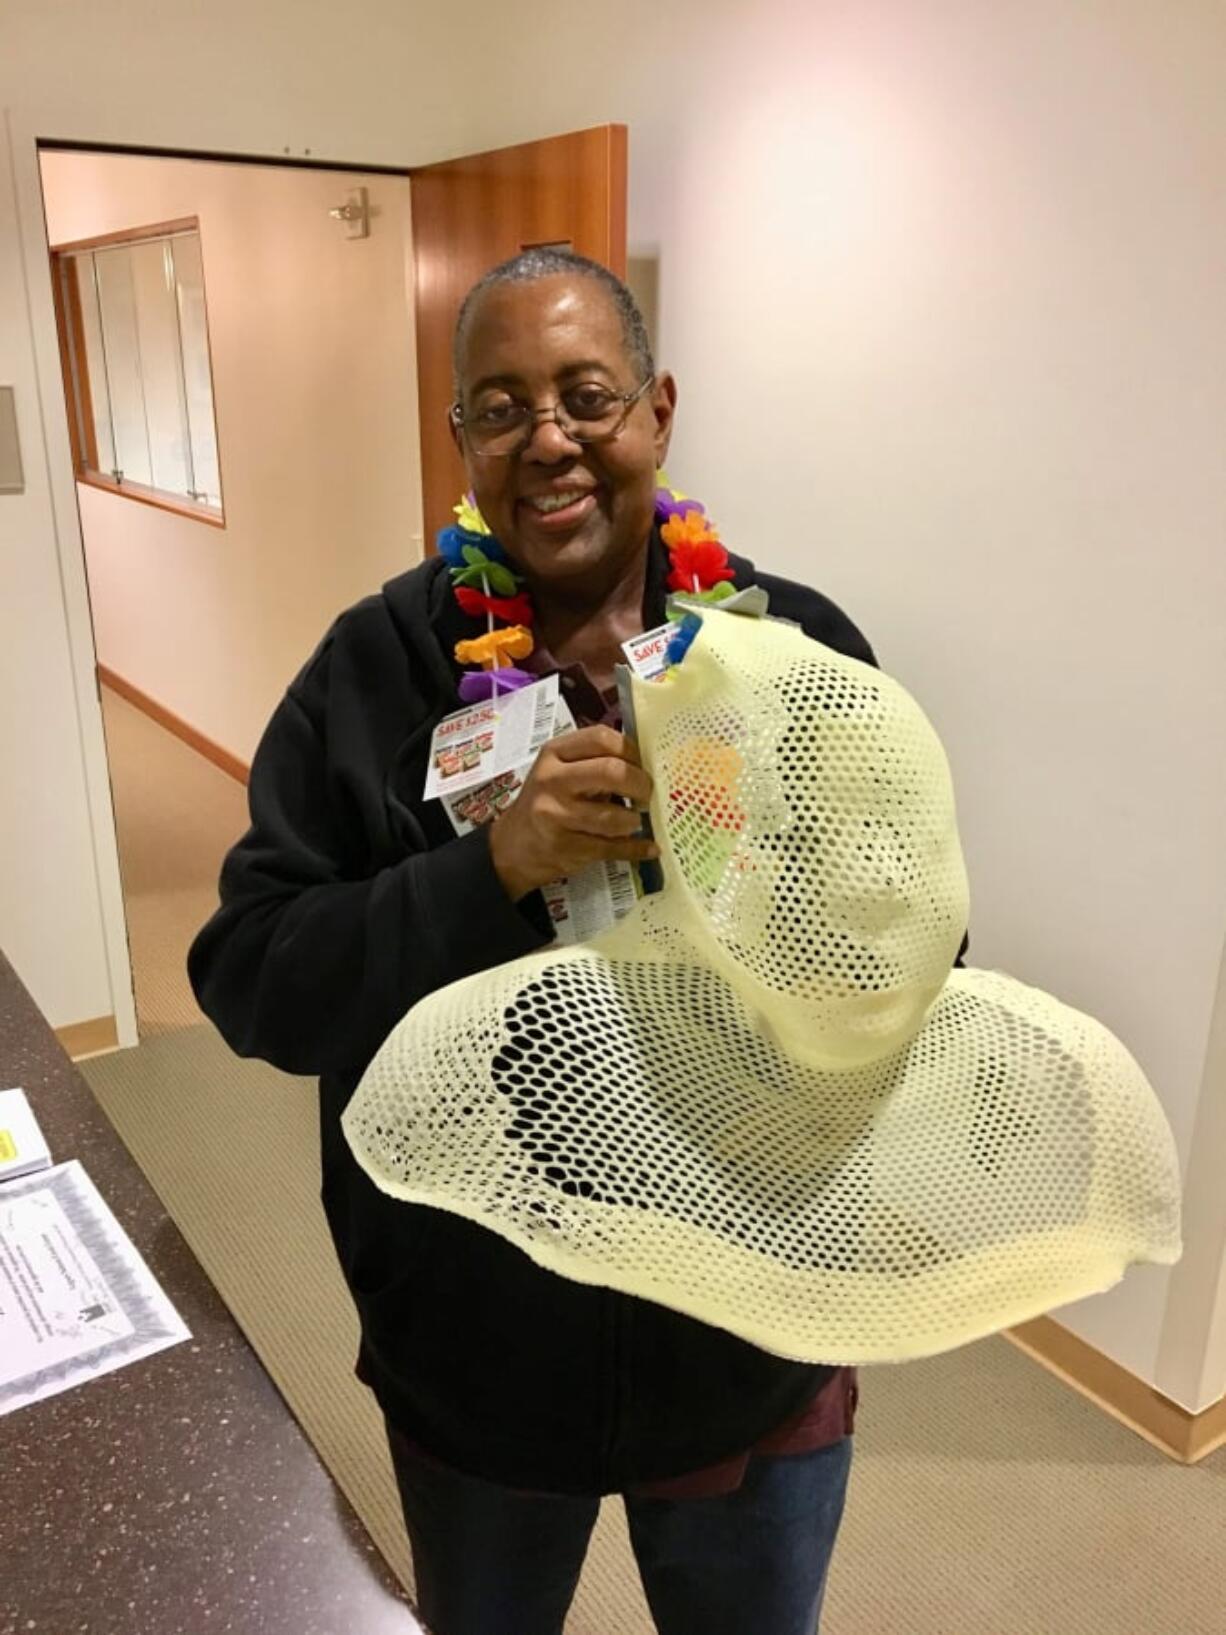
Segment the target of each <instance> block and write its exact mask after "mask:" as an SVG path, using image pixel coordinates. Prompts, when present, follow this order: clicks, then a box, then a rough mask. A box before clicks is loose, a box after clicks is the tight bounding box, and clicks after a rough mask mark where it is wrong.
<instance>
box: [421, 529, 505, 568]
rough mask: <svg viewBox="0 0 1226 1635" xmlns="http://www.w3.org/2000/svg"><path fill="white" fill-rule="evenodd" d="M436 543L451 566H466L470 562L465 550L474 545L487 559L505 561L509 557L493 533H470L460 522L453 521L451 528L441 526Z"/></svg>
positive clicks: (440, 552)
mask: <svg viewBox="0 0 1226 1635" xmlns="http://www.w3.org/2000/svg"><path fill="white" fill-rule="evenodd" d="M435 544H436V545H437V547H438V554H439V555H440V556H441V557H442V558H443V560H444V561H445V562H446V564H447V566H448V567H449V568H463V567H466V566H467V565H468V564H467V561H466V559H465V556H464V551H465V549H466V548H468V549H472V548H473V547H474V546H475V547H476V549H477V550H479V551H481V552H483V553H484V556H485V558H486V560H487V561H490V562H505V561H506V559H507V553H506V552H505V551H504V550H503V548H502V546H501V545H500V544H499V543H498V541H497V540H496V539H495V538H494V536H493V534H472V533H469V531H468V529H467V528H461V527H460V525H459V523H458V522H453V523H452V524H451V526H450V528H440V529H439V532H438V538H437V539H436V540H435Z"/></svg>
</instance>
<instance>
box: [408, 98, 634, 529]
mask: <svg viewBox="0 0 1226 1635" xmlns="http://www.w3.org/2000/svg"><path fill="white" fill-rule="evenodd" d="M412 197H413V258H414V261H415V263H416V306H417V384H418V395H419V402H420V412H421V471H422V490H423V495H422V497H423V509H424V516H425V531H426V549H427V550H428V551H430V550H433V548H434V539H435V535H436V534H437V533H438V531H439V529H440V528H445V527H446V526H447V524H448V523H450V522H452V521H453V520H454V518H453V516H452V507H453V506H454V505H455V503H456V500H457V499H458V498H459V496H460V494H461V493H462V491H463V488H464V467H463V464H462V463H461V461H460V457H459V455H458V454H457V452H456V449H455V445H454V444H453V443H452V441H451V433H450V431H449V430H448V427H447V409H448V407H449V405H450V404H451V402H452V396H453V394H452V377H451V339H452V331H453V330H454V328H455V321H456V315H457V314H458V312H459V310H460V302H461V301H462V300H463V299H464V296H465V295H466V293H467V292H468V290H469V289H471V288H472V286H473V284H475V283H476V281H477V279H478V278H480V277H481V275H482V273H486V272H488V271H489V270H490V268H491V267H495V266H497V264H498V263H499V262H500V261H505V260H506V258H507V257H508V256H513V255H515V254H516V253H517V252H518V251H519V250H524V249H529V248H531V247H532V246H533V245H540V244H563V245H566V246H568V247H569V248H571V249H573V250H576V251H577V252H578V253H579V254H580V255H586V256H590V257H591V258H592V260H593V261H599V262H602V263H603V264H604V265H605V266H606V267H608V268H609V269H610V271H612V272H615V273H616V274H617V276H618V277H619V278H624V277H625V275H626V127H625V126H624V125H599V126H597V127H596V128H595V129H594V130H589V131H576V132H573V133H572V134H571V135H569V136H552V137H549V138H547V139H546V140H545V141H542V142H524V143H522V144H521V145H520V146H518V147H513V148H498V149H496V150H495V151H494V152H493V153H476V154H469V155H467V156H466V157H464V158H462V159H451V160H448V161H447V162H446V163H444V164H438V165H426V166H424V167H423V168H422V169H420V170H414V171H413V172H412Z"/></svg>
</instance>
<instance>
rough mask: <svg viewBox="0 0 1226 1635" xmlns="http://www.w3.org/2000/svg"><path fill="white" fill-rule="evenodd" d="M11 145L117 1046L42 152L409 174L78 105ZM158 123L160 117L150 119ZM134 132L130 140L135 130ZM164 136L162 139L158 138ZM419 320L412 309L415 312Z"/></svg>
mask: <svg viewBox="0 0 1226 1635" xmlns="http://www.w3.org/2000/svg"><path fill="white" fill-rule="evenodd" d="M4 116H5V123H6V125H7V128H8V138H9V149H10V154H11V163H12V175H13V192H14V200H15V207H16V216H17V231H18V237H19V241H20V242H19V245H18V253H19V256H20V258H21V262H22V267H23V271H24V275H25V284H26V298H27V301H28V304H29V315H30V330H31V339H32V344H33V351H34V375H35V385H36V391H37V397H38V403H37V409H38V417H39V424H40V426H41V430H42V435H43V441H44V448H45V453H46V470H47V481H48V489H49V493H50V499H51V521H52V530H53V532H54V535H55V549H56V555H57V559H58V565H59V575H60V584H61V587H62V592H63V598H64V616H65V624H66V627H67V634H68V651H69V662H70V664H71V667H72V685H73V694H74V698H75V702H76V714H77V725H78V730H79V735H80V750H81V763H82V770H83V774H84V782H85V793H86V802H87V807H88V811H89V826H90V836H91V841H92V847H93V859H94V871H95V875H96V878H97V882H98V901H99V909H100V913H101V919H102V939H103V946H104V949H105V955H106V965H107V979H108V982H109V985H110V995H111V1014H112V1015H113V1016H114V1018H115V1030H116V1039H117V1044H118V1046H119V1048H120V1049H123V1048H125V1047H127V1046H131V1045H135V1044H138V1043H139V1042H140V1041H139V1034H138V1031H137V1021H136V998H135V992H134V988H133V977H132V961H131V956H130V953H129V948H128V928H127V916H126V912H125V909H124V900H123V883H122V879H121V876H120V870H119V845H118V839H117V836H116V831H115V813H114V807H113V804H112V797H111V782H110V769H109V766H108V763H107V753H106V737H105V734H104V731H103V725H102V702H101V697H100V694H99V688H98V680H97V663H98V656H97V648H96V644H95V640H94V623H93V614H92V610H91V608H90V601H89V584H88V579H87V575H86V567H85V541H84V536H83V534H82V529H81V516H80V511H79V508H78V503H77V484H76V473H75V469H74V466H73V460H72V448H71V444H70V441H69V428H68V414H67V406H66V404H65V402H64V383H63V374H62V372H61V368H60V353H59V333H58V330H57V328H56V322H55V305H54V298H53V291H52V285H51V262H50V257H49V256H48V254H47V244H48V237H47V224H46V219H45V215H44V211H43V192H42V175H41V172H40V170H39V153H40V151H41V150H42V149H43V148H78V149H86V150H93V151H95V152H107V153H121V154H122V153H129V154H143V155H146V156H148V157H151V158H177V159H209V160H215V161H217V162H220V163H232V164H259V165H286V166H291V167H293V168H307V169H313V170H350V171H363V172H366V173H368V174H369V173H372V172H380V171H381V172H384V173H386V174H389V175H397V176H409V177H411V175H412V168H411V167H410V166H408V165H405V164H397V165H389V164H386V163H382V162H378V163H372V164H366V163H359V162H358V161H357V160H355V159H354V158H353V156H352V154H345V155H343V156H342V155H337V156H335V157H333V156H332V155H331V154H330V153H327V152H317V151H315V150H314V149H308V148H304V149H302V150H301V152H297V151H295V152H291V151H290V149H288V148H282V149H281V150H280V151H271V150H268V149H267V148H265V147H264V146H263V145H262V144H261V143H259V142H256V143H253V144H251V145H248V144H246V143H241V145H240V148H239V151H235V152H226V151H219V150H217V149H216V148H212V147H210V146H208V145H207V144H206V143H201V144H200V145H198V146H190V145H189V146H184V145H182V143H181V142H179V141H176V140H175V139H174V138H173V137H170V138H169V139H166V137H165V136H164V133H161V132H158V131H157V130H155V129H150V130H148V131H146V130H144V129H138V131H137V132H135V133H133V132H132V131H131V130H128V131H127V132H125V135H126V137H127V140H107V136H106V133H105V132H103V131H100V130H99V129H98V122H97V121H96V120H95V119H94V118H87V119H84V120H83V119H82V116H81V114H80V113H79V112H77V113H73V112H71V111H69V110H59V109H56V110H52V109H40V108H21V107H9V108H7V109H6V110H4ZM124 117H125V119H129V120H130V119H135V120H136V121H137V122H138V125H139V123H140V121H142V120H143V119H144V118H146V117H148V116H147V115H145V114H143V113H142V112H141V110H139V109H134V110H132V111H131V112H129V113H126V114H125V116H124ZM153 123H154V124H156V120H154V121H153ZM134 135H135V136H136V138H137V139H136V140H133V136H134ZM159 137H162V138H163V139H162V140H159ZM411 316H412V319H413V322H414V323H416V316H415V313H414V314H411Z"/></svg>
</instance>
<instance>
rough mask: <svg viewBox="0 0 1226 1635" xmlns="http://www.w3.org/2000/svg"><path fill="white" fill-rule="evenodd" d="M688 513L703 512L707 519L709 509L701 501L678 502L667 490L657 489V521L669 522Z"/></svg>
mask: <svg viewBox="0 0 1226 1635" xmlns="http://www.w3.org/2000/svg"><path fill="white" fill-rule="evenodd" d="M687 511H701V512H702V514H703V516H704V517H705V516H706V514H707V508H706V506H705V505H703V504H702V502H701V501H700V500H688V499H687V500H676V499H674V498H673V496H672V493H671V492H670V491H669V490H668V489H667V488H657V489H656V521H657V522H667V521H668V519H669V518H670V517H683V516H684V515H685V513H686V512H687Z"/></svg>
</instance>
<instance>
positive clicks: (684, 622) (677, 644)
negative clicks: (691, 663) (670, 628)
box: [664, 613, 702, 667]
mask: <svg viewBox="0 0 1226 1635" xmlns="http://www.w3.org/2000/svg"><path fill="white" fill-rule="evenodd" d="M701 629H702V620H701V619H700V618H699V617H698V615H697V613H683V614H682V615H681V625H680V628H679V629H678V631H677V634H676V635H675V636H673V637H672V638H671V639H670V640H669V644H668V646H667V647H666V648H665V649H664V662H665V664H667V665H669V666H670V667H671V666H672V665H674V664H680V663H681V661H682V659H683V658H684V657H685V655H686V654H687V653H688V652H689V650H690V648H691V647H692V646H693V645H694V637H695V636H696V635H697V634H698V632H699V631H700V630H701Z"/></svg>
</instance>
